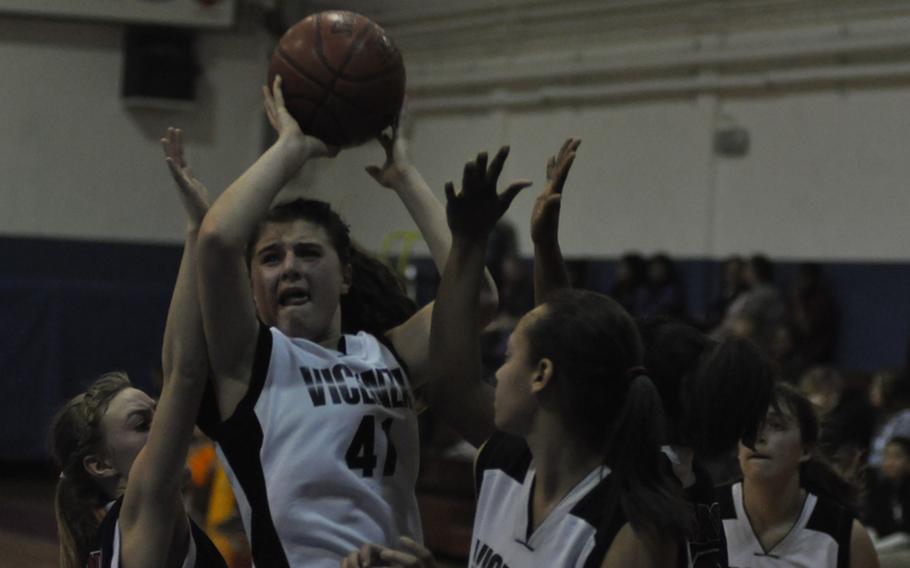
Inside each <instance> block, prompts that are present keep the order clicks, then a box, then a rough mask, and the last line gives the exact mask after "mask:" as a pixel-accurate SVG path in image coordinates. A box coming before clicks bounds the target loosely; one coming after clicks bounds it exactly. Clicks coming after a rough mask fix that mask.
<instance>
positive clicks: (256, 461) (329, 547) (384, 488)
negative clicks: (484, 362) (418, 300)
mask: <svg viewBox="0 0 910 568" xmlns="http://www.w3.org/2000/svg"><path fill="white" fill-rule="evenodd" d="M280 81H281V79H280V77H277V78H276V80H275V83H274V84H273V86H272V89H271V90H269V89H264V97H265V107H266V112H267V115H268V117H269V120H270V122H271V124H272V126H273V127H275V129H276V130H277V132H278V139H277V141H276V142H275V143H274V145H273V146H272V147H271V148H269V149H268V150H267V151H266V152H265V153H264V154H263V155H262V156H261V157H260V158H259V159H258V160H257V161H256V162H255V163H254V164H253V165H252V166H251V167H250V168H249V169H248V170H247V171H246V172H245V173H244V174H243V175H241V176H240V178H238V179H237V180H236V181H235V182H234V183H232V184H231V185H230V187H228V188H227V190H225V192H224V193H223V195H221V197H219V198H218V200H216V201H215V203H214V204H213V205H212V208H211V210H210V211H209V213H208V214H207V215H206V218H205V221H204V222H203V225H202V229H201V231H200V236H199V244H198V247H199V267H200V301H201V305H202V314H203V320H204V325H205V330H206V340H207V345H208V350H209V357H210V362H211V365H212V375H213V381H212V383H213V387H214V389H213V391H214V392H213V394H214V403H215V404H214V405H213V406H214V408H209V409H208V410H214V411H215V412H214V413H210V412H208V411H207V413H206V414H205V415H204V416H203V417H202V420H201V425H202V426H204V429H205V430H206V431H207V433H210V435H211V436H212V437H213V438H214V439H215V440H216V442H217V444H218V451H219V454H220V456H221V458H222V462H223V463H224V464H225V469H226V471H227V473H228V475H229V477H230V478H231V482H232V486H233V488H234V492H235V494H236V496H237V501H238V507H239V509H240V513H241V517H242V519H243V522H244V526H245V528H246V531H247V534H248V536H249V538H250V543H251V548H252V554H253V559H254V562H255V564H256V565H257V566H260V567H269V568H273V567H274V568H281V567H283V566H307V567H321V566H337V565H338V563H339V561H340V560H341V558H342V557H343V556H344V555H345V554H347V552H348V551H350V550H352V549H355V548H357V547H359V546H360V545H361V544H362V543H364V542H375V543H381V544H392V543H397V542H398V539H399V537H400V536H410V537H412V538H414V539H415V540H416V541H420V540H422V535H421V527H420V519H419V516H418V511H417V504H416V498H415V495H414V486H415V482H416V478H417V461H418V441H417V416H416V410H415V396H414V389H415V387H420V386H422V385H425V384H427V383H428V382H427V380H426V379H427V377H428V375H429V371H430V365H429V363H430V362H429V329H430V320H431V313H432V306H428V307H426V308H424V309H422V310H420V311H418V312H416V313H414V314H413V315H411V313H410V312H406V311H405V310H401V309H397V308H396V306H402V305H403V304H402V303H403V302H404V301H406V297H405V296H404V293H403V291H402V289H401V288H400V286H399V287H397V288H396V287H394V286H390V285H389V284H390V283H394V280H393V279H392V278H391V273H390V272H389V271H388V270H387V269H385V272H382V270H383V269H384V267H382V265H381V264H379V263H378V262H376V261H373V262H372V263H368V262H367V259H366V257H365V256H364V255H358V254H357V252H356V250H354V249H353V248H352V246H351V242H350V237H349V235H348V229H347V226H346V225H344V223H343V222H342V221H341V219H340V218H339V217H338V215H337V214H336V213H335V212H333V211H332V210H331V209H330V208H329V206H328V204H326V203H323V202H319V201H314V200H305V199H300V200H296V201H294V202H291V203H287V204H280V205H278V206H275V207H274V208H272V207H271V205H272V201H273V199H274V198H275V196H276V195H277V193H278V192H279V191H280V190H281V188H282V187H283V186H284V185H285V183H286V182H287V181H288V180H289V179H290V178H291V176H293V175H294V174H295V173H296V172H297V171H298V170H299V169H300V168H301V167H302V166H303V164H304V163H305V162H306V161H307V160H308V159H311V158H315V157H318V156H331V155H333V154H335V153H336V152H337V149H334V148H330V147H327V146H326V145H325V144H324V143H322V142H321V141H319V140H317V139H315V138H312V137H310V136H306V135H305V134H304V133H303V132H301V130H300V127H299V126H298V124H297V123H296V121H294V119H293V118H292V117H291V116H290V114H289V113H288V112H287V110H286V108H285V105H284V101H283V98H282V94H281V89H280ZM387 166H388V164H387ZM428 201H429V202H432V200H424V201H422V202H421V203H417V204H408V207H409V210H412V212H413V211H415V210H416V211H418V212H419V213H420V214H419V215H418V214H415V217H417V222H418V226H419V227H421V229H425V228H426V227H430V230H431V231H433V233H432V234H429V235H425V237H424V238H425V240H426V241H427V242H428V243H429V244H430V250H431V253H432V254H433V255H434V260H435V261H436V262H437V265H441V264H442V263H444V262H445V255H446V254H447V253H448V240H449V239H450V237H448V236H447V235H445V234H444V233H446V232H447V230H446V227H445V225H441V226H440V225H438V224H434V223H433V222H426V221H425V219H422V218H421V216H422V215H424V214H426V207H427V203H428ZM411 205H414V207H413V208H412V207H411ZM440 232H442V233H440ZM439 243H442V244H441V245H440V244H439ZM440 251H441V254H442V255H443V256H441V257H440V256H439V254H440ZM383 274H384V275H385V276H383ZM352 322H353V323H352Z"/></svg>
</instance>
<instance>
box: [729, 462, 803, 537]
mask: <svg viewBox="0 0 910 568" xmlns="http://www.w3.org/2000/svg"><path fill="white" fill-rule="evenodd" d="M804 500H805V491H803V489H802V488H801V487H800V485H799V472H794V473H793V474H792V475H791V476H789V477H787V478H785V479H778V480H748V481H747V480H745V479H744V480H743V507H745V509H746V513H747V514H748V515H749V520H750V521H751V522H752V524H753V526H754V527H755V528H756V530H758V531H761V530H762V529H763V528H764V527H768V526H772V525H775V524H779V523H785V522H795V521H796V518H797V517H798V516H799V513H800V511H801V510H802V508H803V501H804Z"/></svg>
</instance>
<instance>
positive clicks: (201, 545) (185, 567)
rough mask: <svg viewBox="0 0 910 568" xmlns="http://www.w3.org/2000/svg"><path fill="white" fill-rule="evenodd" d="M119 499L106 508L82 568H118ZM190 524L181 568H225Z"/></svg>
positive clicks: (194, 524) (206, 538) (209, 541)
mask: <svg viewBox="0 0 910 568" xmlns="http://www.w3.org/2000/svg"><path fill="white" fill-rule="evenodd" d="M122 504H123V497H121V498H119V499H117V500H116V501H114V502H113V503H111V504H110V505H108V508H107V514H106V515H105V516H104V519H103V520H102V521H101V525H100V526H99V527H98V535H97V539H96V540H97V545H96V548H95V550H94V551H92V552H90V553H89V557H88V563H87V564H86V568H120V506H121V505H122ZM187 520H188V521H189V524H190V546H189V549H188V550H187V552H186V557H185V558H184V560H183V564H181V568H227V564H225V562H224V558H222V557H221V554H220V553H219V552H218V549H217V548H215V545H214V544H212V541H211V540H209V537H207V536H206V535H205V533H204V532H202V529H200V528H199V527H198V526H196V523H194V522H193V521H192V519H187Z"/></svg>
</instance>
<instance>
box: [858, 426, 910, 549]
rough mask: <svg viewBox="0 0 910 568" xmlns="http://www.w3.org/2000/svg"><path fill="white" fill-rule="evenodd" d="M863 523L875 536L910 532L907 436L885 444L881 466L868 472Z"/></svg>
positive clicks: (909, 464)
mask: <svg viewBox="0 0 910 568" xmlns="http://www.w3.org/2000/svg"><path fill="white" fill-rule="evenodd" d="M866 524H867V525H868V526H869V527H870V528H872V529H874V530H875V533H876V536H878V537H879V538H881V537H885V536H888V535H890V534H892V533H896V532H903V533H910V438H903V437H901V436H897V437H895V438H891V439H890V440H889V441H888V443H887V444H886V445H885V452H884V459H883V460H882V468H881V470H880V471H876V472H873V473H872V475H871V476H870V483H869V494H868V497H867V505H866Z"/></svg>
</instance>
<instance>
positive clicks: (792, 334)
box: [771, 323, 808, 385]
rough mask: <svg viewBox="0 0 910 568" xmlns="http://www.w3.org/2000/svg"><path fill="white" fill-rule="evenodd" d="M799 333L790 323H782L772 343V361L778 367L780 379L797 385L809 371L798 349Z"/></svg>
mask: <svg viewBox="0 0 910 568" xmlns="http://www.w3.org/2000/svg"><path fill="white" fill-rule="evenodd" d="M796 336H797V332H796V330H795V329H794V327H793V325H792V324H790V323H782V324H781V325H779V326H778V327H777V330H776V331H775V332H774V339H773V341H772V342H771V359H772V360H773V361H774V363H775V364H776V365H777V370H778V375H779V376H780V378H781V379H782V380H784V381H786V382H787V383H789V384H791V385H796V383H798V382H799V379H800V377H802V375H803V373H805V372H806V370H807V369H808V364H807V363H806V360H805V359H804V358H803V355H802V353H800V351H799V350H798V349H797V348H796V339H795V338H796Z"/></svg>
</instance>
